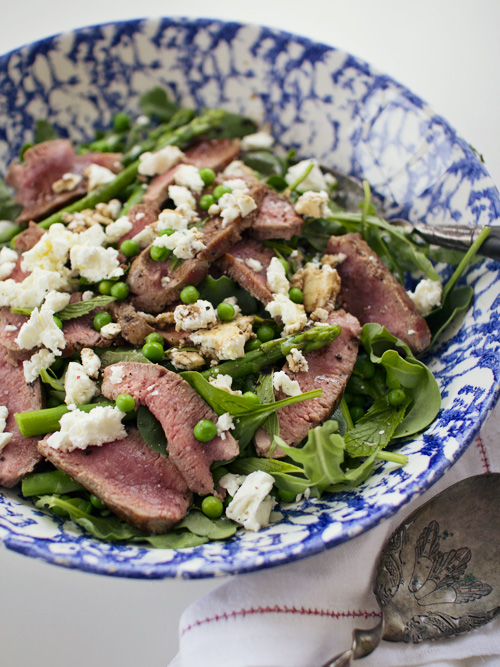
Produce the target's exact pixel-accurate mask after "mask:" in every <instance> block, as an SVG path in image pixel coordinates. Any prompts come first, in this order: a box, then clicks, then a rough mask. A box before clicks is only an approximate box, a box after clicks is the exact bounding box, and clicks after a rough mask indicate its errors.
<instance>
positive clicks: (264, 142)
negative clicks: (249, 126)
mask: <svg viewBox="0 0 500 667" xmlns="http://www.w3.org/2000/svg"><path fill="white" fill-rule="evenodd" d="M273 145H274V137H273V136H272V135H271V134H269V132H266V131H265V130H260V131H259V132H254V133H253V134H247V135H246V137H243V139H242V140H241V150H242V151H258V150H266V149H269V148H271V147H272V146H273Z"/></svg>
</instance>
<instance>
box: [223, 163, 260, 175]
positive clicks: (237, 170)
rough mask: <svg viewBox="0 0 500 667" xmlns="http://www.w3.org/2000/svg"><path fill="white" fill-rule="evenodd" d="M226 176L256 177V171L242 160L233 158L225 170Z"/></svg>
mask: <svg viewBox="0 0 500 667" xmlns="http://www.w3.org/2000/svg"><path fill="white" fill-rule="evenodd" d="M223 176H224V177H225V178H245V177H248V176H252V177H254V176H255V174H254V171H253V169H251V168H250V167H247V165H246V164H245V163H244V162H242V161H241V160H233V161H232V162H230V163H229V164H228V165H227V167H226V168H225V169H224V171H223Z"/></svg>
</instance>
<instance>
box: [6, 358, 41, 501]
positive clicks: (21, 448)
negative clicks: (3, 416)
mask: <svg viewBox="0 0 500 667" xmlns="http://www.w3.org/2000/svg"><path fill="white" fill-rule="evenodd" d="M0 387H2V388H1V389H0V405H5V406H6V407H7V409H8V411H9V414H8V417H7V423H6V426H5V432H6V433H12V438H11V440H10V442H8V443H7V444H6V445H5V447H4V448H3V449H2V450H1V451H0V486H5V487H7V488H12V487H13V486H15V485H16V484H17V483H18V482H19V481H20V480H21V479H22V478H23V477H24V476H25V475H27V474H28V473H30V472H32V471H33V469H34V468H35V466H36V465H37V463H39V461H40V460H41V458H42V457H41V455H40V454H39V453H38V449H37V440H38V439H37V438H36V437H33V438H24V437H23V436H22V435H21V433H20V432H19V429H18V427H17V424H16V420H15V417H14V414H15V413H16V412H26V411H28V410H39V409H40V408H41V407H42V391H41V387H40V381H39V380H35V382H33V383H32V384H26V381H25V379H24V371H23V364H22V361H21V360H20V359H16V358H13V357H12V355H11V354H10V353H9V351H8V350H7V349H6V348H5V347H4V346H3V345H0Z"/></svg>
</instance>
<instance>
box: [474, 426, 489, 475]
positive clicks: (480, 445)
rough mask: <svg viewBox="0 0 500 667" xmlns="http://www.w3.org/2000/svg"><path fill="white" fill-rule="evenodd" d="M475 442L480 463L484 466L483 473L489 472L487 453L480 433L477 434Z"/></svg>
mask: <svg viewBox="0 0 500 667" xmlns="http://www.w3.org/2000/svg"><path fill="white" fill-rule="evenodd" d="M475 444H476V447H477V448H478V450H479V456H480V458H481V463H482V466H483V468H484V472H485V473H488V472H491V468H490V462H489V460H488V455H487V453H486V447H485V446H484V442H483V441H482V439H481V436H480V435H478V436H477V438H476V441H475Z"/></svg>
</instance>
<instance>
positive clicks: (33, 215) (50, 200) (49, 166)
mask: <svg viewBox="0 0 500 667" xmlns="http://www.w3.org/2000/svg"><path fill="white" fill-rule="evenodd" d="M120 160H121V155H120V154H119V153H85V154H83V155H76V154H75V151H74V149H73V146H72V144H71V142H70V141H69V140H67V139H54V140H52V141H44V142H43V143H40V144H36V145H35V146H33V147H32V148H29V149H28V150H27V151H26V152H25V154H24V158H23V162H21V163H18V162H14V163H12V164H11V165H10V167H9V171H8V174H7V178H6V179H5V181H6V183H7V184H8V185H10V186H11V187H13V188H14V189H15V190H16V200H17V201H18V202H19V203H20V204H22V206H23V210H22V211H21V214H20V215H19V217H18V218H17V221H18V222H20V223H23V222H28V221H30V220H39V219H41V218H43V217H44V216H45V215H47V214H49V213H51V212H52V211H54V210H57V209H58V208H60V207H62V206H65V205H66V204H68V203H69V202H71V201H72V200H74V199H77V198H78V197H81V196H82V195H84V194H85V193H86V183H85V179H82V181H81V182H80V183H79V184H78V185H77V186H76V187H74V188H73V189H71V190H65V191H63V192H58V193H57V192H54V190H53V189H52V185H53V184H54V183H55V182H56V181H58V180H59V179H61V178H62V177H63V175H64V174H68V173H71V174H77V175H79V176H81V175H82V174H83V172H84V171H85V169H86V168H87V167H88V166H89V165H90V164H98V165H100V166H102V167H106V168H108V169H110V170H111V171H113V172H115V173H117V172H118V171H120V169H121V162H120Z"/></svg>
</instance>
